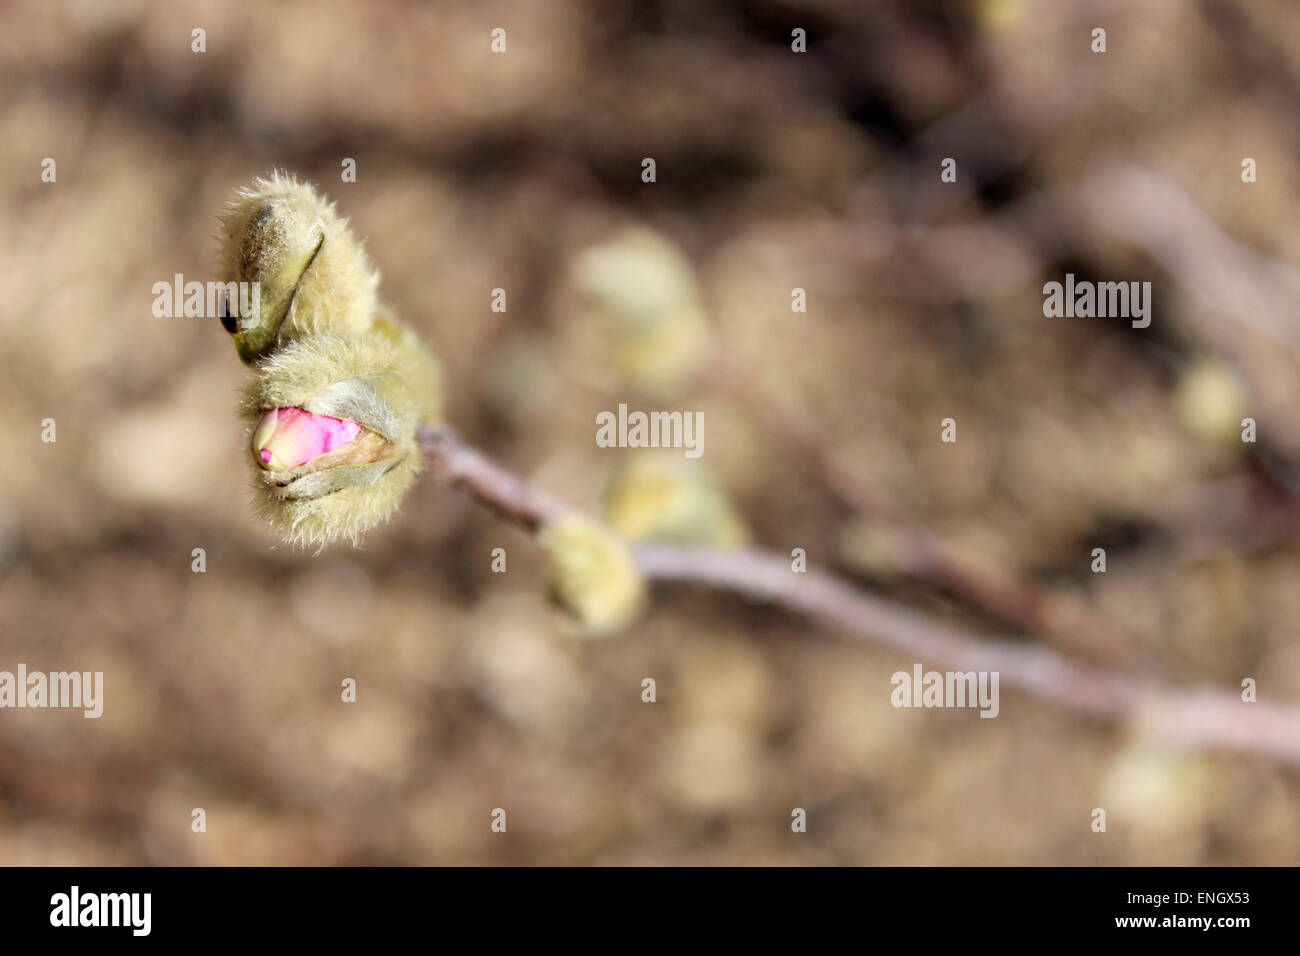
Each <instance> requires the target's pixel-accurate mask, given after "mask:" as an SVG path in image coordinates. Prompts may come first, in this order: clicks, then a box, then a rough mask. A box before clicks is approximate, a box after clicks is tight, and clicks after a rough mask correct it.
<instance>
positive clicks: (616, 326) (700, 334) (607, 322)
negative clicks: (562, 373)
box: [572, 228, 710, 395]
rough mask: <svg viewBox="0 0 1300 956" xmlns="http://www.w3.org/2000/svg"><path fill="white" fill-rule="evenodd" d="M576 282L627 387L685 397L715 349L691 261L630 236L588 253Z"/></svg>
mask: <svg viewBox="0 0 1300 956" xmlns="http://www.w3.org/2000/svg"><path fill="white" fill-rule="evenodd" d="M572 275H573V281H574V284H575V285H576V286H577V288H578V289H579V290H580V291H581V292H582V293H583V294H584V295H585V296H586V297H587V298H588V299H589V301H590V302H591V304H592V306H593V311H594V313H595V315H596V318H597V319H598V320H599V321H600V323H601V326H602V329H603V330H604V333H605V340H606V345H607V348H608V350H609V358H610V361H611V362H612V363H613V364H614V366H615V367H616V368H617V370H618V371H619V373H620V374H621V375H622V376H623V378H624V380H625V381H626V382H627V384H628V385H629V386H631V387H633V388H636V389H638V390H640V391H642V392H645V393H647V394H655V395H671V394H673V393H675V392H677V391H679V390H681V389H682V388H683V387H684V386H685V385H686V384H687V382H688V381H689V379H690V378H691V376H692V375H694V374H695V372H696V371H697V370H698V369H699V367H700V365H701V364H702V363H703V361H704V359H705V358H706V356H707V353H708V350H709V347H710V336H709V328H708V323H707V321H706V320H705V316H704V306H703V303H702V299H701V295H700V290H699V286H698V283H697V282H696V279H695V274H694V272H693V271H692V269H691V266H690V263H689V262H688V261H687V260H686V258H685V257H684V256H683V255H682V254H681V253H680V252H679V251H678V250H677V249H676V248H675V247H674V246H672V245H671V244H670V243H669V242H668V241H667V240H665V239H663V238H662V237H660V236H659V235H658V234H656V233H654V232H651V231H649V230H648V229H642V228H633V229H628V230H626V231H625V232H623V233H621V234H619V235H618V236H616V237H614V239H612V240H610V241H609V242H607V243H604V244H602V245H598V246H592V247H591V248H588V249H586V250H585V251H583V252H582V254H581V255H579V256H578V258H577V259H576V260H575V262H574V264H573V269H572Z"/></svg>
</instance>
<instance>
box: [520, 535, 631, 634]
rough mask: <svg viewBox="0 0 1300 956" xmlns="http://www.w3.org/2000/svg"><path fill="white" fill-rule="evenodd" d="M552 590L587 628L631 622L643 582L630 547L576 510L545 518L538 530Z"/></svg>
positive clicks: (596, 629) (594, 629)
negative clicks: (551, 519)
mask: <svg viewBox="0 0 1300 956" xmlns="http://www.w3.org/2000/svg"><path fill="white" fill-rule="evenodd" d="M537 541H538V544H540V545H541V548H542V553H543V555H544V557H545V560H546V573H547V578H548V579H549V585H550V588H551V592H552V594H553V596H554V597H555V598H556V599H557V600H558V601H559V602H560V603H561V604H563V605H564V606H565V607H566V608H567V609H568V610H569V612H570V613H572V614H573V616H574V617H576V618H577V619H578V621H579V622H580V623H581V624H582V625H583V626H584V627H585V628H587V630H589V631H591V632H592V633H605V632H608V631H614V630H618V629H619V628H622V627H626V626H627V625H628V624H630V623H631V622H632V621H633V620H634V619H635V618H636V616H637V615H638V614H639V613H640V612H641V608H642V606H643V605H644V603H645V597H646V587H645V581H644V580H643V579H642V577H641V572H640V571H639V570H638V569H637V566H636V562H635V560H634V559H633V557H632V553H631V551H629V550H628V548H627V545H626V544H624V543H623V542H622V541H621V540H619V539H618V538H617V537H615V536H614V535H613V534H611V533H610V532H609V531H607V530H606V529H605V528H603V527H602V526H601V525H600V524H598V523H596V522H595V521H592V520H591V519H590V518H586V517H584V516H582V515H578V514H569V515H564V516H562V517H560V518H557V519H555V520H554V521H551V522H549V523H548V524H547V525H546V526H545V527H544V528H542V530H541V532H540V533H539V534H538V536H537Z"/></svg>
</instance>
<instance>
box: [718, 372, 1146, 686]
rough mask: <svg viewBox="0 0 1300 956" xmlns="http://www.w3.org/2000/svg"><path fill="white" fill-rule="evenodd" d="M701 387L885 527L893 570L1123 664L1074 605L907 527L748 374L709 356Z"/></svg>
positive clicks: (1126, 655)
mask: <svg viewBox="0 0 1300 956" xmlns="http://www.w3.org/2000/svg"><path fill="white" fill-rule="evenodd" d="M706 374H707V376H708V382H709V383H710V384H712V385H714V386H715V387H716V388H718V389H719V390H720V391H722V392H725V393H726V394H727V395H729V396H731V397H732V399H733V400H735V401H736V403H737V404H739V405H740V406H741V407H743V408H745V409H746V410H747V411H748V412H749V413H750V418H751V420H752V421H754V422H755V423H756V424H757V425H758V426H759V427H760V428H762V429H763V430H764V431H765V432H767V434H768V435H769V436H770V437H771V438H772V440H773V441H775V442H776V443H777V444H778V445H780V446H781V447H783V448H785V449H786V450H787V451H788V452H789V453H790V458H791V459H792V460H794V461H795V462H797V463H798V464H799V465H800V466H801V467H802V468H803V469H804V470H805V471H807V472H808V473H809V474H810V475H812V476H813V477H814V478H815V479H816V480H818V481H819V482H820V483H821V484H822V485H823V486H824V487H825V488H826V490H827V491H828V492H830V493H831V494H832V495H833V496H834V497H835V498H836V499H837V500H838V501H839V502H840V504H841V505H842V506H843V507H846V508H848V509H849V510H850V511H852V512H855V513H856V514H858V515H860V516H862V517H863V518H866V519H867V520H869V521H873V522H877V523H880V524H884V525H887V526H888V527H889V528H890V529H891V530H892V531H893V532H894V533H895V534H896V536H897V539H898V543H899V548H898V552H899V558H898V561H899V565H900V570H902V571H903V572H904V573H905V574H908V575H911V576H912V577H914V578H918V579H920V580H923V581H928V582H929V583H930V584H932V585H934V586H935V587H938V588H940V589H942V590H944V591H946V592H948V593H950V594H952V595H953V596H955V597H957V598H958V599H960V600H963V601H965V602H966V603H967V604H969V605H971V606H973V607H975V608H977V609H979V610H980V611H983V612H984V613H985V614H988V615H990V616H991V617H993V618H995V619H997V620H999V621H1002V622H1003V623H1004V624H1010V625H1012V626H1013V627H1016V628H1018V629H1020V630H1023V631H1024V632H1026V633H1028V634H1039V635H1043V636H1047V637H1050V638H1053V639H1054V640H1055V641H1056V642H1057V643H1059V644H1061V645H1062V646H1064V647H1066V648H1067V649H1068V650H1070V651H1072V652H1075V653H1081V654H1089V655H1093V656H1098V657H1101V658H1104V659H1105V660H1107V661H1111V662H1116V663H1123V662H1126V661H1127V660H1128V659H1130V657H1131V651H1130V650H1129V646H1128V643H1127V642H1126V641H1125V640H1124V639H1123V636H1122V635H1121V634H1120V633H1119V631H1118V630H1117V629H1116V628H1115V627H1113V626H1112V625H1111V624H1110V623H1109V622H1108V621H1106V620H1104V619H1102V618H1101V616H1100V615H1098V614H1096V613H1094V612H1093V611H1092V610H1091V609H1090V608H1088V607H1086V606H1085V605H1084V604H1083V603H1082V602H1080V601H1076V600H1074V599H1072V598H1070V597H1068V596H1066V595H1063V594H1057V593H1052V592H1049V591H1047V590H1045V589H1044V588H1042V587H1039V586H1038V585H1037V584H1035V583H1034V582H1033V581H1030V580H1029V579H1028V578H1025V577H1023V576H1021V575H1020V574H1018V573H1016V572H1015V571H1014V570H1012V569H1011V568H1009V567H1006V566H1004V565H990V564H987V563H981V564H979V565H976V564H975V563H974V562H972V561H970V560H969V559H967V558H965V557H964V556H963V555H961V554H960V553H958V552H957V551H956V550H955V549H954V548H952V547H951V546H949V545H948V544H946V543H945V542H944V541H942V540H941V539H940V538H938V537H937V536H936V535H935V534H934V533H932V532H931V531H929V530H928V529H926V528H925V527H923V526H922V525H920V524H918V523H917V522H915V521H913V520H912V519H911V518H909V517H908V516H907V515H906V514H905V513H904V512H903V510H902V509H901V508H900V507H899V506H898V505H897V504H895V503H894V502H892V501H889V500H887V499H885V498H882V497H881V496H879V495H877V494H876V493H875V492H873V491H872V490H871V489H870V488H867V487H866V486H865V485H864V484H863V483H862V482H861V481H860V480H859V479H858V478H857V477H856V476H854V475H853V474H852V472H850V471H849V469H848V468H846V467H845V466H844V464H843V463H842V462H841V461H840V459H839V456H838V454H837V453H836V450H835V447H834V444H833V442H832V440H831V438H830V437H829V436H828V435H826V434H825V433H823V432H822V431H821V429H820V428H819V427H818V426H817V424H816V423H815V422H812V421H810V420H807V419H806V418H804V417H802V416H799V415H796V414H794V413H791V412H789V411H786V410H785V409H783V408H781V407H780V406H779V405H778V404H777V403H776V402H775V401H772V400H771V399H769V398H768V397H767V396H766V395H765V394H763V392H762V391H761V389H759V387H758V386H757V385H755V383H754V381H753V378H752V376H749V375H746V374H743V373H742V372H740V371H739V370H738V369H735V368H733V367H732V366H730V365H729V364H728V363H727V362H726V361H725V360H723V359H721V358H720V357H715V359H714V361H713V363H712V364H711V365H710V367H709V369H708V372H707V373H706Z"/></svg>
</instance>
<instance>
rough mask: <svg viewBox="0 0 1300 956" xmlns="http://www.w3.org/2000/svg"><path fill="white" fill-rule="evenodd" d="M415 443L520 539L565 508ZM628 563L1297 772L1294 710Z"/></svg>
mask: <svg viewBox="0 0 1300 956" xmlns="http://www.w3.org/2000/svg"><path fill="white" fill-rule="evenodd" d="M420 442H421V446H422V448H423V449H424V453H425V455H426V457H427V458H428V460H429V463H430V466H431V470H432V471H433V473H434V474H435V475H436V476H438V477H439V478H440V480H442V481H443V482H444V483H446V484H450V485H452V486H454V487H457V488H459V489H460V490H462V491H464V492H466V493H467V494H469V495H470V496H471V497H472V498H474V499H475V500H476V501H478V502H479V503H480V504H482V505H484V506H486V507H487V508H489V509H490V510H491V511H493V512H494V513H495V514H497V515H499V516H500V517H502V518H504V519H506V520H507V521H511V522H513V523H515V524H517V525H519V526H521V527H523V528H525V529H527V530H528V531H536V530H537V529H538V528H539V527H540V526H541V525H542V524H543V523H544V522H545V521H546V520H548V519H549V518H551V517H553V516H555V515H556V514H560V513H562V512H564V511H565V510H567V508H566V506H565V505H563V504H562V503H560V502H558V501H556V500H555V499H553V498H551V497H549V496H547V495H544V494H542V493H541V492H538V491H536V490H534V489H533V488H531V487H530V486H529V485H527V484H526V483H525V482H523V481H522V480H521V479H519V478H517V477H516V476H515V475H513V474H511V473H510V472H509V471H507V470H506V469H505V468H503V467H502V466H500V465H498V464H497V463H496V462H494V461H492V460H491V459H490V458H488V457H487V456H485V455H483V454H481V453H480V452H478V451H476V450H474V449H473V448H470V447H469V446H467V445H465V444H464V443H463V442H462V441H461V440H460V438H459V437H458V436H457V435H456V434H455V433H454V432H452V431H450V430H445V429H424V430H422V431H421V435H420ZM636 558H637V564H638V566H639V567H640V568H641V571H642V573H644V574H645V575H646V577H647V578H650V579H652V580H657V581H664V582H676V583H683V584H694V585H698V586H703V587H709V588H714V589H717V590H722V591H728V592H731V593H734V594H738V595H741V596H743V597H746V598H749V599H751V600H755V601H761V602H765V603H771V604H775V605H779V606H780V607H783V608H786V609H787V610H791V611H794V612H797V613H800V614H804V615H806V616H807V617H809V618H811V619H813V620H815V621H818V622H819V623H821V624H823V625H826V626H828V627H830V628H833V629H836V630H841V631H844V632H846V633H849V634H852V635H853V636H855V637H857V638H860V639H863V640H866V641H870V642H872V643H875V644H880V645H883V646H885V647H890V648H893V649H894V650H897V651H900V652H902V653H903V654H905V655H907V656H910V657H914V658H916V659H918V660H921V661H924V662H927V663H930V664H934V665H941V666H943V667H945V668H953V669H955V670H960V671H988V672H996V673H997V674H998V675H999V681H1000V683H1005V684H1006V685H1007V686H1010V687H1017V688H1020V689H1021V690H1024V691H1027V692H1028V693H1030V694H1032V695H1033V696H1035V697H1038V698H1040V699H1042V700H1044V701H1046V702H1048V703H1050V704H1052V705H1054V706H1057V707H1061V708H1063V709H1065V710H1068V711H1071V712H1074V713H1078V714H1082V715H1085V716H1089V717H1093V718H1097V719H1101V720H1106V721H1111V722H1119V721H1130V720H1131V721H1133V722H1134V723H1136V724H1137V725H1139V726H1140V727H1141V728H1142V729H1143V730H1146V731H1147V732H1149V733H1151V734H1153V735H1155V736H1158V737H1161V738H1163V739H1165V740H1168V741H1171V742H1174V743H1177V744H1182V745H1186V746H1196V747H1218V748H1222V749H1225V750H1232V751H1237V752H1241V753H1252V754H1260V755H1264V756H1268V757H1272V758H1275V759H1278V760H1281V761H1283V762H1285V763H1289V764H1294V765H1300V708H1296V707H1291V706H1286V705H1274V704H1266V703H1246V702H1244V701H1242V700H1241V699H1240V697H1239V696H1238V695H1236V694H1234V693H1229V692H1224V691H1219V690H1213V689H1197V690H1188V689H1183V688H1175V687H1169V686H1167V685H1164V684H1162V683H1160V682H1158V681H1155V680H1153V679H1150V678H1147V677H1144V676H1140V675H1137V674H1132V673H1128V672H1125V671H1121V670H1112V669H1106V668H1100V667H1092V666H1087V665H1083V664H1079V663H1076V662H1074V661H1071V660H1069V659H1068V658H1066V657H1064V656H1063V655H1061V654H1059V653H1057V652H1056V651H1053V650H1051V649H1049V648H1046V647H1043V646H1040V645H1034V644H1029V643H1020V642H1015V641H1009V640H997V639H992V638H983V637H974V636H972V635H969V634H966V633H963V632H962V631H959V630H957V629H956V628H953V627H949V626H945V625H942V624H938V623H936V622H934V621H931V620H929V619H928V618H926V617H925V616H924V615H921V614H918V613H917V612H915V611H912V610H909V609H907V608H905V607H902V606H900V605H897V604H894V603H893V602H891V601H888V600H886V599H884V598H880V597H874V596H872V595H869V594H866V593H864V592H862V591H859V590H858V589H857V588H854V587H853V586H851V585H849V584H848V583H846V582H844V581H841V580H839V579H838V578H836V577H834V576H833V575H830V574H827V573H825V572H822V571H817V570H815V569H810V570H808V571H805V572H802V573H800V572H795V571H794V570H793V569H792V568H791V565H790V561H789V559H788V558H786V557H784V556H782V555H775V554H771V553H767V552H763V551H759V550H752V549H751V550H744V551H721V550H713V549H703V548H701V549H695V548H678V547H666V546H661V545H646V546H642V547H640V548H638V549H637V550H636Z"/></svg>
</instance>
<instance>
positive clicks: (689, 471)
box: [604, 454, 749, 548]
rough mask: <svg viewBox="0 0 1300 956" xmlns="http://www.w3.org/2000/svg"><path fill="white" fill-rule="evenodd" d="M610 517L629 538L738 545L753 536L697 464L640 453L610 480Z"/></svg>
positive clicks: (607, 490)
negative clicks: (750, 535)
mask: <svg viewBox="0 0 1300 956" xmlns="http://www.w3.org/2000/svg"><path fill="white" fill-rule="evenodd" d="M604 518H605V522H606V523H607V524H608V525H609V527H610V528H611V529H612V530H613V531H614V532H615V533H617V534H619V535H621V536H622V537H624V538H626V539H627V540H629V541H663V542H669V543H673V544H697V545H709V546H711V547H715V548H738V547H741V546H743V545H744V544H745V543H746V542H747V541H748V539H749V532H748V529H747V528H746V527H745V522H744V520H743V519H742V518H741V517H740V515H739V514H738V513H737V512H736V509H735V508H734V507H732V504H731V502H730V500H728V498H727V496H726V495H725V494H724V493H723V492H722V491H721V490H720V489H719V488H718V487H717V486H716V485H715V484H714V483H713V482H712V480H711V479H710V477H709V475H708V473H707V472H706V471H705V469H704V468H703V467H702V466H701V465H699V464H698V463H697V462H688V461H684V460H682V459H681V458H679V457H677V456H670V455H653V454H643V455H638V456H637V457H636V458H635V459H634V460H633V461H631V462H629V463H628V464H627V465H624V466H623V467H622V468H620V469H619V470H618V471H616V472H615V473H614V475H613V476H612V477H611V478H610V481H609V484H608V485H607V486H606V488H605V495H604Z"/></svg>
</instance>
